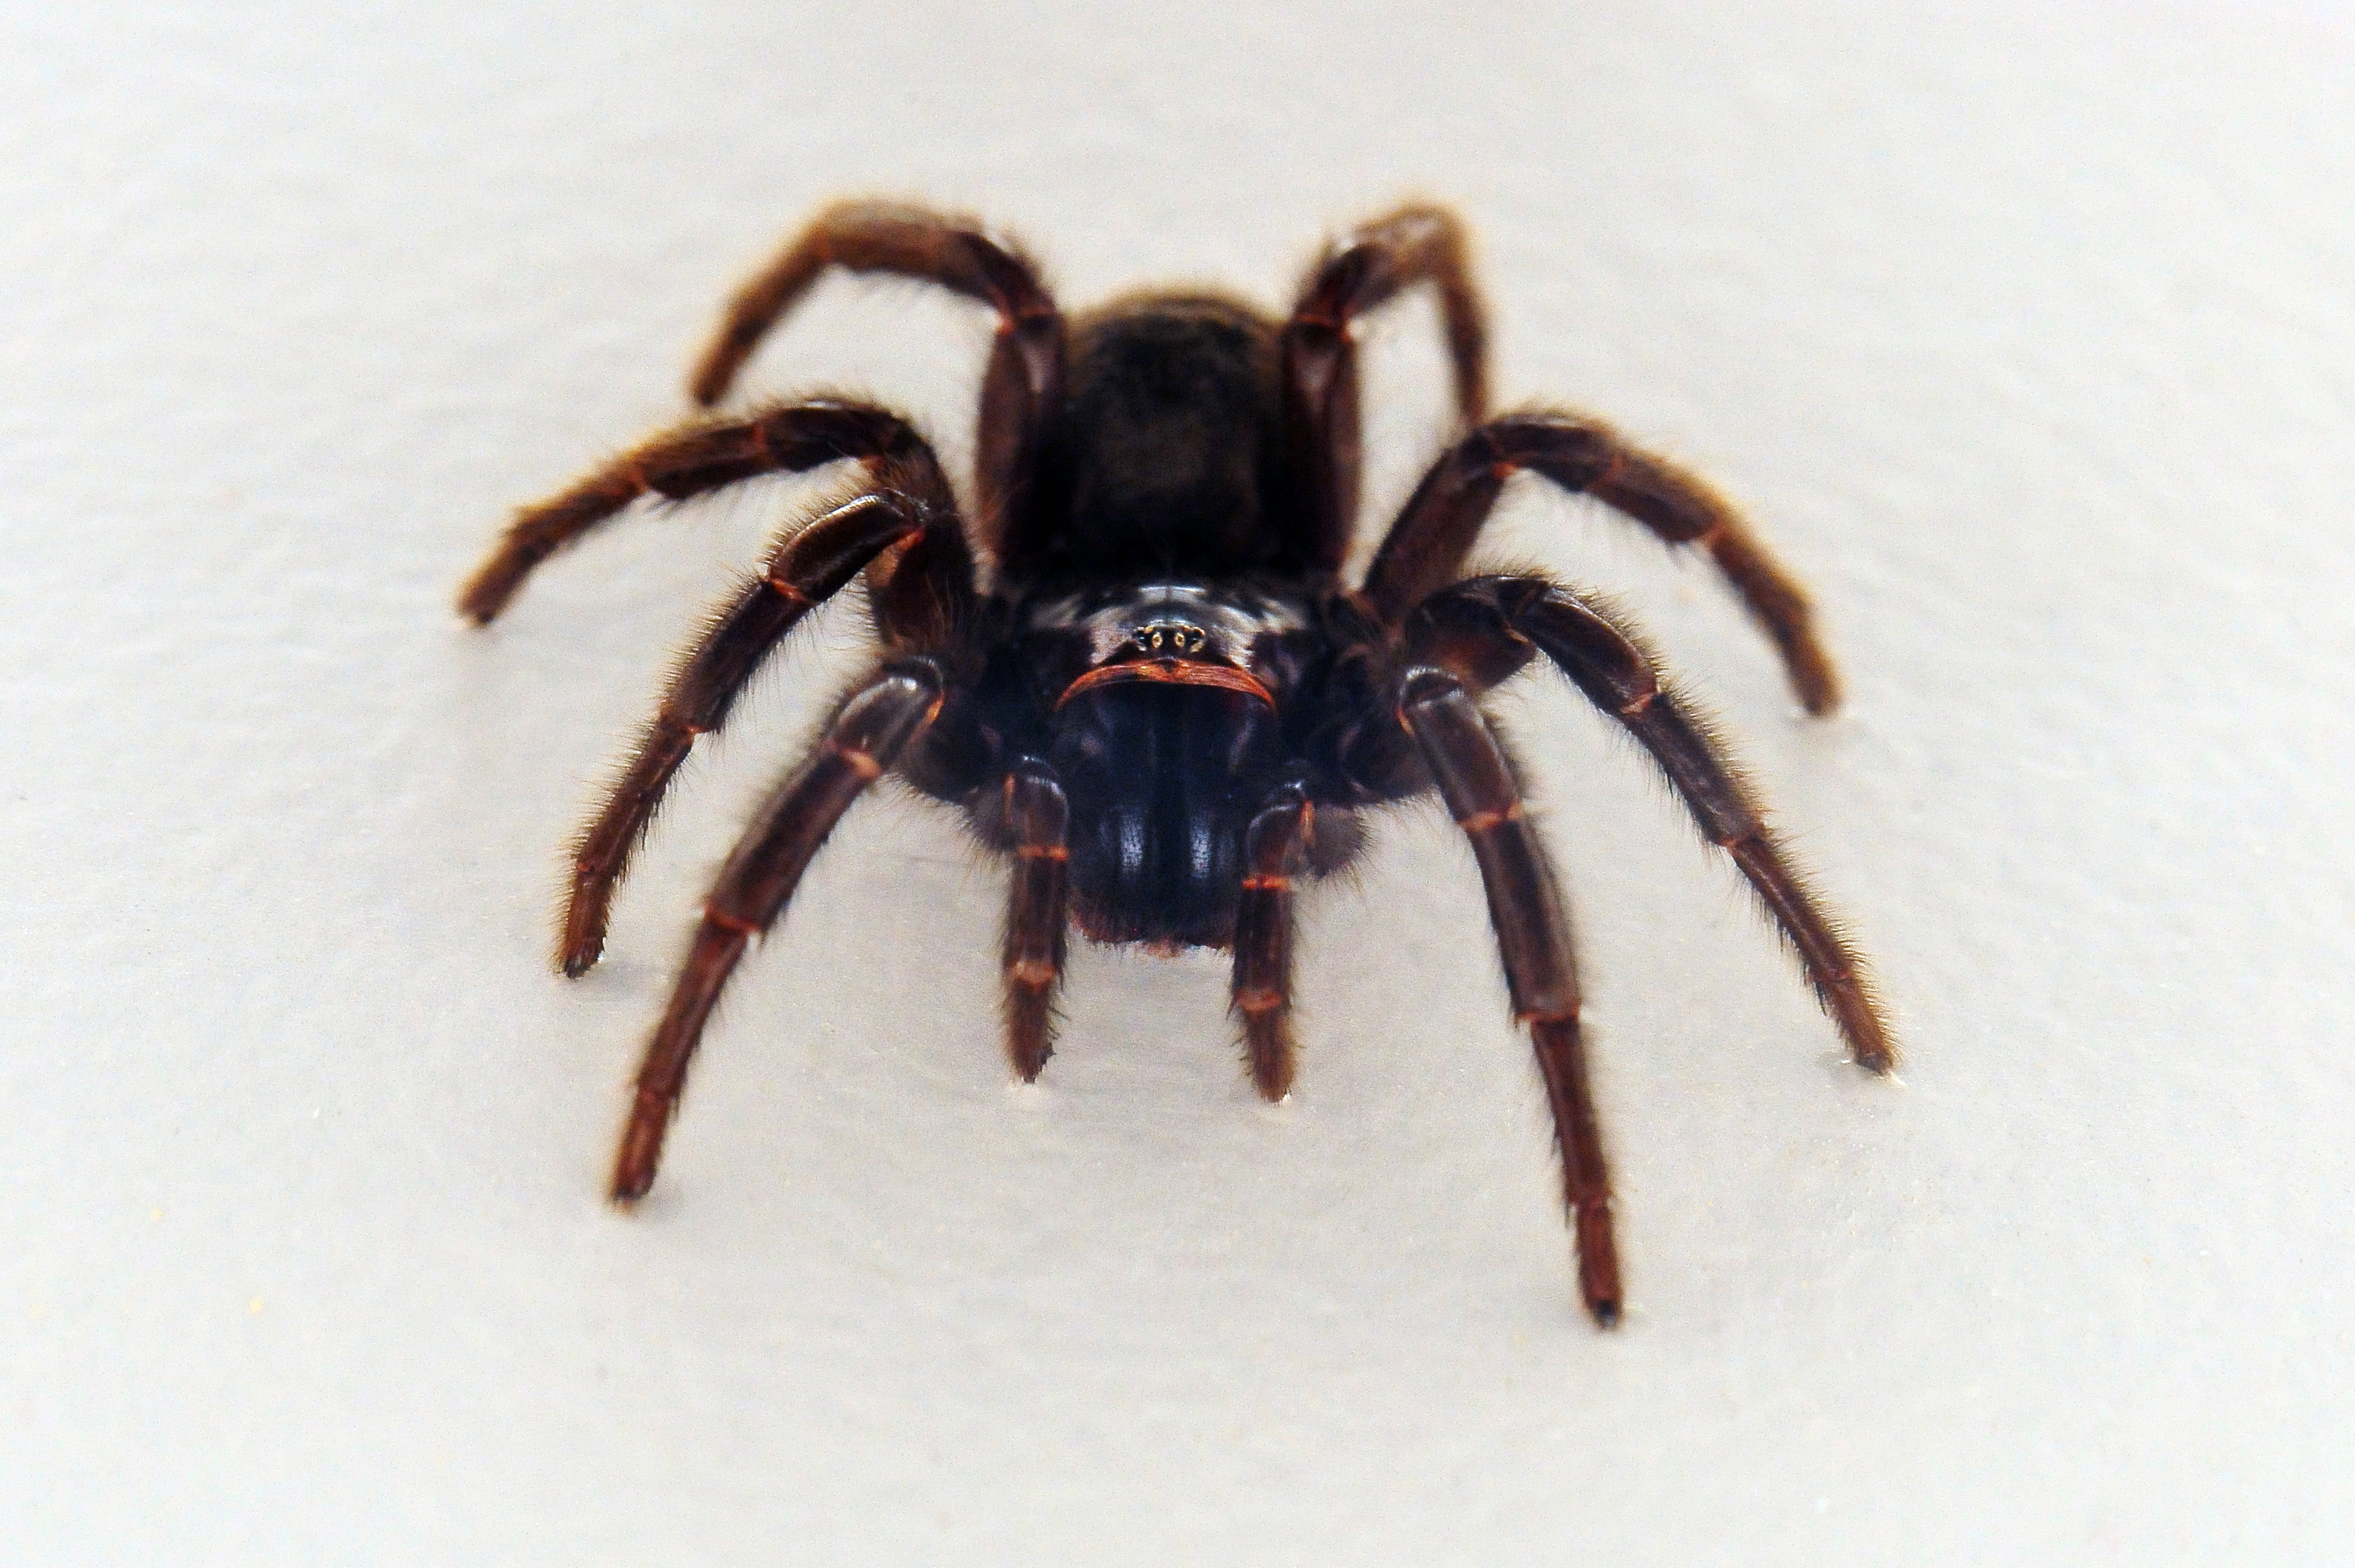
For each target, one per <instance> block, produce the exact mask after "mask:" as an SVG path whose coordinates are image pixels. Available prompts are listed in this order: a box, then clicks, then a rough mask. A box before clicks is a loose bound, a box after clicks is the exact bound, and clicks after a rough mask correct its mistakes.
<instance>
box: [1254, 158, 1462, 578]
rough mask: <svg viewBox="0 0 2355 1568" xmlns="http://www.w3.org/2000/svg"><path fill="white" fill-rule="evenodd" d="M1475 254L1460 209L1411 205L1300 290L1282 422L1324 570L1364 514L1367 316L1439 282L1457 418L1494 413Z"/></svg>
mask: <svg viewBox="0 0 2355 1568" xmlns="http://www.w3.org/2000/svg"><path fill="white" fill-rule="evenodd" d="M1469 249H1470V246H1469V244H1468V241H1467V240H1466V239H1465V232H1464V226H1463V225H1462V224H1461V223H1460V222H1458V221H1457V220H1456V218H1455V214H1454V213H1451V212H1449V211H1448V210H1447V209H1446V208H1441V207H1430V206H1424V205H1420V204H1414V205H1409V206H1406V207H1401V208H1398V209H1397V210H1396V211H1394V212H1391V213H1387V214H1385V215H1383V216H1382V217H1380V218H1378V219H1374V220H1373V221H1372V222H1370V223H1368V224H1366V225H1365V226H1364V227H1362V228H1360V229H1358V230H1357V231H1356V232H1355V233H1353V234H1351V235H1350V236H1349V237H1348V239H1347V240H1342V241H1340V242H1339V243H1337V244H1336V245H1333V246H1330V247H1328V248H1327V251H1326V252H1325V254H1324V255H1323V256H1322V257H1321V258H1320V259H1319V260H1318V261H1317V263H1316V266H1315V267H1314V268H1313V269H1311V270H1310V272H1309V274H1308V277H1307V278H1306V280H1305V281H1304V282H1303V283H1302V284H1301V286H1300V296H1299V299H1298V301H1297V302H1296V303H1295V304H1294V306H1293V312H1292V319H1291V320H1290V322H1289V323H1287V324H1286V325H1285V326H1284V420H1285V425H1286V439H1287V440H1288V442H1289V443H1290V445H1291V448H1292V457H1293V463H1294V465H1295V468H1296V469H1297V471H1299V472H1300V473H1302V474H1303V475H1305V476H1306V481H1307V485H1308V495H1307V496H1306V497H1305V499H1306V502H1307V504H1308V506H1309V507H1311V509H1312V511H1313V513H1314V516H1315V523H1316V538H1317V539H1318V541H1319V544H1320V547H1321V552H1322V556H1323V564H1324V565H1326V566H1328V567H1337V566H1339V565H1340V564H1341V560H1342V558H1343V556H1345V555H1346V554H1347V553H1348V548H1349V527H1350V523H1351V521H1352V519H1353V518H1354V517H1355V516H1356V514H1357V506H1358V475H1359V448H1358V351H1357V345H1356V342H1355V339H1354V337H1353V336H1352V327H1353V325H1354V323H1355V322H1356V320H1357V318H1358V317H1359V316H1360V315H1365V314H1367V313H1368V312H1369V311H1373V310H1376V309H1378V308H1380V306H1381V305H1383V304H1387V303H1388V302H1389V301H1390V300H1391V299H1392V298H1393V297H1395V296H1396V295H1398V294H1399V293H1402V292H1403V291H1405V290H1406V289H1409V288H1412V287H1413V286H1414V285H1415V284H1417V283H1431V284H1432V285H1433V286H1434V287H1435V288H1436V289H1437V290H1438V293H1439V309H1440V317H1441V320H1442V323H1443V325H1444V328H1445V331H1446V333H1447V349H1448V356H1449V358H1450V359H1451V361H1452V362H1453V364H1454V366H1455V404H1456V410H1457V416H1458V418H1459V420H1460V421H1462V422H1463V423H1465V424H1468V423H1470V422H1471V421H1475V420H1477V419H1479V418H1480V417H1481V416H1482V415H1483V414H1485V413H1486V412H1487V402H1488V327H1487V311H1486V309H1485V308H1484V307H1483V306H1482V304H1481V303H1480V295H1479V291H1478V290H1477V289H1476V288H1475V287H1474V286H1473V283H1472V275H1471V267H1470V262H1469V261H1468V259H1467V254H1468V251H1469Z"/></svg>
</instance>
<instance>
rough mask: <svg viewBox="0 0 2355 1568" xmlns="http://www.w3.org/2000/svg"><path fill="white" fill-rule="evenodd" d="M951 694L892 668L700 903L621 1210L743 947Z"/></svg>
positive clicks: (657, 1144) (619, 1187) (644, 1103)
mask: <svg viewBox="0 0 2355 1568" xmlns="http://www.w3.org/2000/svg"><path fill="white" fill-rule="evenodd" d="M943 694H944V683H943V677H942V675H941V672H940V671H939V669H938V668H936V667H934V666H933V665H932V662H931V661H930V660H925V659H907V660H900V661H897V662H895V663H893V664H891V665H889V666H887V667H885V668H884V669H883V671H882V672H881V673H880V674H879V675H877V676H876V677H874V678H873V679H872V680H870V681H868V683H867V685H866V686H864V687H863V688H860V689H859V690H858V693H857V694H856V695H854V696H853V697H852V698H851V699H850V700H849V701H848V702H847V703H845V704H844V705H843V708H842V710H841V711H840V712H839V713H837V715H836V716H835V720H834V722H833V724H832V725H831V726H830V727H829V728H828V730H827V731H826V737H825V739H824V740H822V741H819V742H818V746H817V749H816V750H815V752H812V753H811V755H810V756H809V758H808V759H807V760H806V761H805V762H804V763H803V764H802V765H801V767H800V768H799V769H798V770H797V771H796V772H795V773H794V774H793V776H792V777H791V778H789V779H788V780H787V781H786V782H785V784H784V786H783V788H781V789H780V790H778V791H777V793H776V794H775V795H773V797H771V799H770V802H769V805H768V806H767V807H766V809H764V810H763V811H762V814H761V816H760V818H759V820H758V821H756V822H755V823H754V824H753V825H752V827H751V829H750V830H749V831H748V832H747V833H746V834H745V835H744V837H743V838H742V840H741V841H740V842H739V843H738V845H737V847H736V852H735V853H734V854H733V855H731V856H730V858H729V860H728V864H727V866H726V867H725V868H723V869H721V871H720V873H719V881H718V883H717V884H716V885H715V886H714V887H713V888H712V890H711V896H710V898H709V901H706V903H705V905H704V912H703V923H702V924H701V925H700V926H699V927H698V929H697V931H696V933H695V942H694V945H693V946H692V947H691V948H690V949H689V950H688V953H687V964H686V966H685V968H684V969H682V970H681V972H680V974H679V977H678V984H677V988H676V989H675V990H674V991H673V992H672V993H671V999H670V1006H669V1008H668V1009H667V1010H666V1012H665V1013H664V1014H663V1019H662V1022H661V1023H660V1024H659V1025H657V1026H656V1028H655V1035H654V1039H653V1040H651V1041H650V1042H649V1043H648V1044H647V1046H646V1054H645V1062H644V1064H643V1065H642V1066H641V1067H640V1068H639V1070H638V1083H637V1093H636V1096H635V1098H634V1100H633V1102H632V1104H631V1107H630V1117H629V1122H628V1125H626V1126H625V1127H624V1129H623V1134H622V1146H621V1151H620V1153H619V1154H618V1155H617V1156H616V1157H615V1160H614V1166H613V1200H614V1201H615V1202H617V1203H623V1204H627V1203H633V1202H635V1201H636V1200H638V1199H640V1198H643V1197H645V1195H646V1191H647V1189H649V1188H651V1187H652V1186H653V1185H654V1180H655V1167H656V1166H657V1165H658V1164H659V1163H660V1162H661V1159H662V1146H663V1135H664V1133H665V1132H666V1131H667V1130H668V1128H669V1126H670V1121H671V1117H672V1115H674V1114H675V1113H676V1112H677V1109H678V1099H679V1095H680V1093H681V1092H682V1091H684V1090H685V1088H686V1086H687V1064H688V1063H689V1062H690V1061H692V1060H693V1059H694V1056H695V1048H696V1046H697V1044H698V1043H699V1042H700V1041H701V1040H702V1038H703V1026H704V1022H705V1020H706V1019H709V1017H710V1015H711V1008H712V1006H713V1004H714V1003H716V1002H718V1001H719V992H720V988H721V987H723V986H725V985H726V984H727V983H728V977H729V976H730V974H732V973H734V971H735V968H736V965H737V962H738V960H740V959H741V958H742V957H743V955H744V949H745V946H746V944H749V943H750V942H751V938H752V936H753V934H754V933H758V932H762V931H766V930H767V929H768V928H769V927H770V926H771V925H773V924H774V923H775V922H776V919H777V917H778V916H779V915H780V914H782V913H783V912H784V907H785V903H786V901H788V900H789V899H791V898H792V897H793V895H794V888H795V887H797V886H798V885H799V884H800V882H801V879H802V873H803V872H804V871H805V870H806V869H808V867H809V863H810V860H811V859H812V858H813V857H814V856H815V855H816V853H817V850H818V846H819V845H821V844H823V843H824V842H825V841H826V835H828V834H829V833H831V832H833V831H834V826H835V824H836V823H837V822H839V821H840V820H841V819H842V816H843V814H844V813H845V812H847V811H848V810H849V809H850V806H851V804H852V802H854V801H856V800H857V799H858V796H859V795H862V794H863V793H865V791H866V789H867V786H868V785H869V784H873V783H874V782H875V781H876V780H877V779H879V778H880V777H882V776H883V773H884V771H885V770H886V769H888V768H889V767H890V765H891V763H892V762H893V760H894V759H895V758H897V757H898V756H899V754H900V752H901V751H902V750H903V749H904V748H905V747H906V746H907V744H908V742H909V741H912V740H914V739H915V738H916V736H917V735H919V734H921V733H922V731H923V730H924V728H925V726H927V725H929V724H930V723H931V722H932V719H933V717H934V716H935V715H936V714H938V713H939V711H940V707H941V703H942V700H943Z"/></svg>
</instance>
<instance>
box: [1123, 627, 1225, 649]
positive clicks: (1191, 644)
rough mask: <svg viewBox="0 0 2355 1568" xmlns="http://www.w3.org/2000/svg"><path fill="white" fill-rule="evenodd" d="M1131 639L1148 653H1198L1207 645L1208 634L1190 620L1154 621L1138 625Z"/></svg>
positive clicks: (1138, 647)
mask: <svg viewBox="0 0 2355 1568" xmlns="http://www.w3.org/2000/svg"><path fill="white" fill-rule="evenodd" d="M1131 640H1132V641H1134V642H1135V644H1136V646H1137V649H1138V651H1140V652H1142V653H1148V654H1165V655H1176V654H1199V653H1200V652H1201V651H1202V650H1203V649H1204V648H1205V647H1207V646H1208V645H1209V641H1210V634H1209V633H1208V632H1205V631H1204V630H1202V628H1201V627H1199V626H1197V625H1195V624H1193V623H1192V622H1190V621H1156V622H1155V623H1154V624H1152V625H1150V626H1139V627H1138V628H1137V629H1136V631H1135V633H1134V634H1133V635H1132V637H1131Z"/></svg>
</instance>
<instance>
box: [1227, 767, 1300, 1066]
mask: <svg viewBox="0 0 2355 1568" xmlns="http://www.w3.org/2000/svg"><path fill="white" fill-rule="evenodd" d="M1315 831H1316V805H1314V804H1313V803H1312V802H1311V801H1310V800H1309V798H1308V792H1307V791H1306V790H1305V789H1304V788H1303V787H1302V786H1301V785H1299V784H1284V786H1282V787H1281V788H1279V789H1277V790H1276V791H1275V793H1274V794H1273V795H1270V796H1269V797H1268V801H1267V804H1266V805H1263V806H1262V807H1261V808H1260V809H1259V811H1258V813H1257V814H1256V815H1255V816H1252V819H1251V826H1250V827H1248V828H1247V829H1245V830H1244V833H1243V865H1244V871H1243V892H1242V900H1241V902H1240V903H1239V904H1237V906H1236V909H1235V978H1234V992H1233V996H1234V1000H1233V1008H1234V1014H1235V1017H1236V1019H1238V1020H1239V1021H1241V1024H1242V1026H1243V1049H1244V1051H1245V1052H1246V1054H1247V1055H1248V1056H1249V1058H1250V1061H1251V1075H1252V1085H1253V1086H1254V1087H1255V1088H1257V1089H1258V1090H1259V1092H1260V1094H1261V1097H1262V1098H1263V1099H1266V1100H1268V1101H1270V1102H1273V1101H1277V1100H1281V1099H1283V1098H1284V1096H1285V1095H1286V1094H1288V1093H1291V1092H1292V1072H1293V1044H1292V881H1293V879H1294V878H1295V876H1297V875H1298V874H1299V872H1300V869H1301V867H1302V866H1303V865H1305V863H1306V860H1307V848H1308V842H1309V839H1310V837H1311V836H1312V835H1313V834H1314V833H1315Z"/></svg>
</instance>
